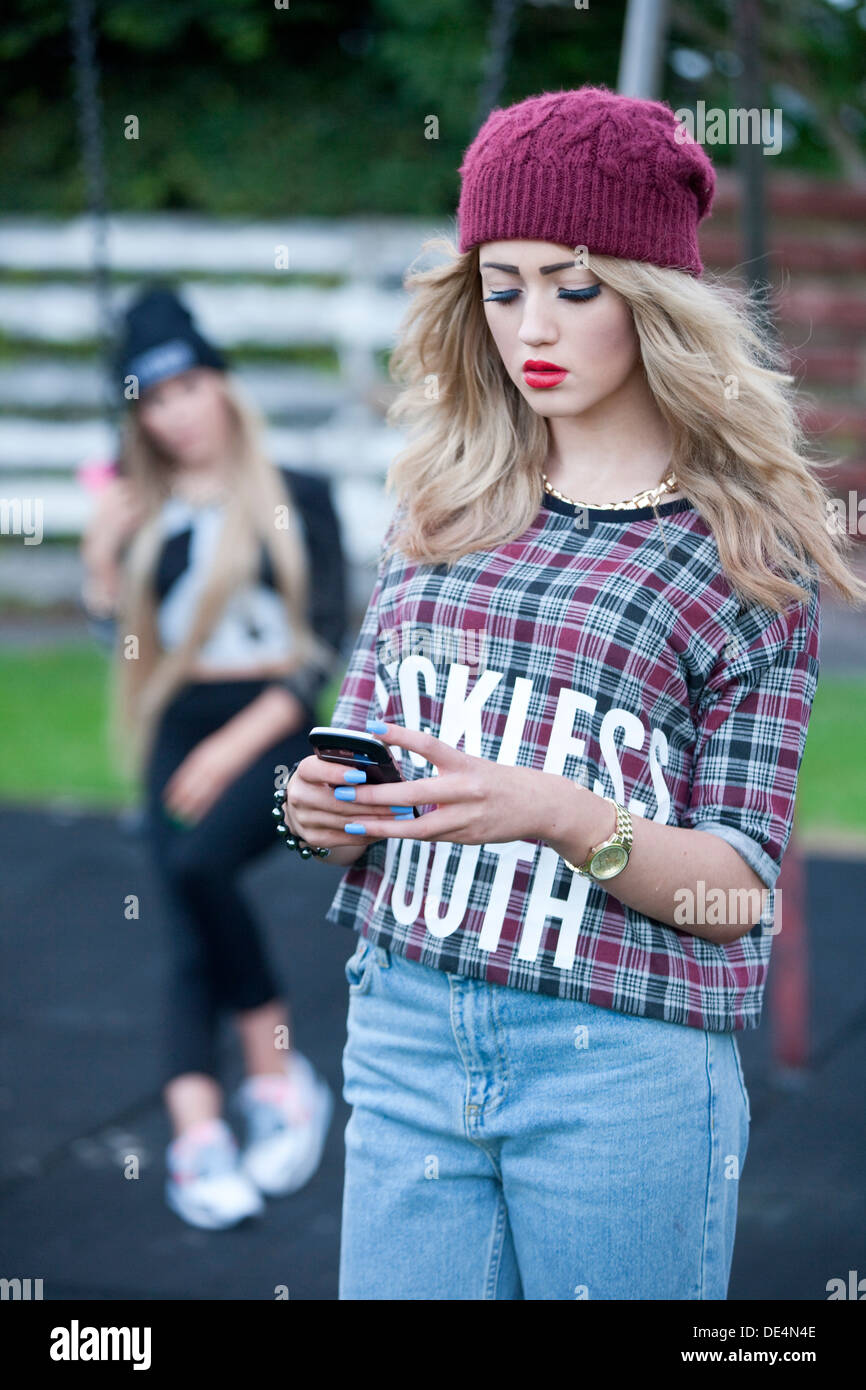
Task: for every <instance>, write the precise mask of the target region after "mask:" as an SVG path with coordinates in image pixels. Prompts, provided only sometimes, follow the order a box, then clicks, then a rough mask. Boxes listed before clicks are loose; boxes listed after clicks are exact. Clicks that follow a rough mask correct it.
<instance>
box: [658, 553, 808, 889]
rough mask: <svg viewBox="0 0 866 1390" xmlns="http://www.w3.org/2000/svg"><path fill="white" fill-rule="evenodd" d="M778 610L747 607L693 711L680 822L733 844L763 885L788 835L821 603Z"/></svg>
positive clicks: (775, 870)
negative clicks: (689, 772)
mask: <svg viewBox="0 0 866 1390" xmlns="http://www.w3.org/2000/svg"><path fill="white" fill-rule="evenodd" d="M809 587H810V595H809V600H808V602H806V603H799V602H795V603H792V604H791V605H789V607H787V608H786V609H785V610H784V611H783V612H782V613H774V612H772V611H771V610H769V609H766V608H755V607H752V608H751V609H747V610H746V611H745V612H744V613H743V614H742V615H741V617H740V620H739V621H738V623H737V625H736V629H735V631H734V632H733V633H732V634H731V635H730V638H729V640H728V641H727V642H726V645H725V648H724V651H723V653H722V654H721V656H720V658H719V660H718V662H717V663H716V666H715V667H714V668H713V671H712V672H711V673H710V676H709V678H708V680H707V681H706V683H705V685H704V688H703V691H702V694H701V698H700V700H699V702H698V707H697V710H696V713H695V728H696V742H695V750H694V759H693V764H692V783H691V792H690V799H689V806H688V808H687V810H686V812H685V814H684V816H683V818H682V820H681V822H680V823H681V824H682V825H683V826H686V827H688V828H690V829H693V830H706V831H708V832H709V833H710V834H713V835H717V836H719V837H720V838H721V839H723V840H725V841H726V842H727V843H728V844H730V845H732V846H733V848H734V849H736V850H737V852H738V853H739V854H740V855H741V856H742V858H743V859H744V860H745V861H746V863H747V864H748V865H749V867H750V868H752V869H753V870H754V872H755V873H756V874H757V876H758V878H759V879H760V880H761V881H762V883H764V884H765V885H766V887H768V888H773V887H774V886H775V883H776V880H777V878H778V876H779V872H780V870H781V866H782V858H783V856H784V853H785V850H786V849H787V846H788V842H789V840H790V838H791V830H792V828H793V821H794V805H795V800H796V793H797V781H798V777H799V772H800V764H801V762H802V758H803V751H804V748H805V745H806V734H807V731H808V727H809V719H810V716H811V711H812V703H813V700H814V697H815V691H816V688H817V683H818V648H819V640H820V599H819V585H818V580H817V577H815V576H813V578H812V581H811V583H810V586H809Z"/></svg>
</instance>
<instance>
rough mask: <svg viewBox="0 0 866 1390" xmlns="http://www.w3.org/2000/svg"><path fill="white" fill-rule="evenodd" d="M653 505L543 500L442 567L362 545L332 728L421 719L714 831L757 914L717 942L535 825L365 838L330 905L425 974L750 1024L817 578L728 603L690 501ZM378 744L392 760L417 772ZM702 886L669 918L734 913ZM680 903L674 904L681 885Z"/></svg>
mask: <svg viewBox="0 0 866 1390" xmlns="http://www.w3.org/2000/svg"><path fill="white" fill-rule="evenodd" d="M399 510H400V509H399V508H398V510H397V512H395V514H394V516H393V517H392V519H391V524H390V526H389V529H388V537H386V539H388V538H389V537H390V536H391V535H392V534H394V529H395V525H396V523H397V519H398V516H399ZM657 510H658V513H659V516H660V517H661V523H659V521H657V520H656V518H655V516H654V514H653V511H652V508H642V509H640V510H631V511H628V512H621V511H607V510H601V509H597V508H593V509H589V510H586V509H584V510H582V511H576V509H575V508H574V507H571V506H569V505H568V504H567V503H563V502H560V501H559V500H558V499H556V498H553V497H551V496H545V500H544V505H543V506H542V508H541V510H540V511H539V513H538V516H537V517H536V518H535V520H534V521H533V522H532V524H531V525H530V526H529V527H528V529H527V530H525V531H524V532H523V534H522V535H520V536H518V537H517V538H516V539H515V540H512V541H509V542H508V543H507V544H505V545H500V546H498V547H497V548H495V549H493V550H486V551H474V552H472V553H471V554H468V555H464V556H463V557H462V559H460V560H458V561H457V562H456V564H455V565H453V566H452V568H451V569H450V571H449V570H448V569H447V567H446V566H445V565H444V564H443V565H428V564H416V563H412V562H410V561H408V560H407V559H406V557H405V556H404V555H403V554H402V552H400V551H397V552H396V553H395V554H394V555H392V556H391V557H389V559H387V560H385V559H384V556H383V554H381V553H380V561H379V570H378V577H377V580H376V584H375V587H374V590H373V593H372V596H371V599H370V603H369V607H368V609H367V612H366V616H365V618H364V622H363V625H362V628H361V632H360V635H359V637H358V640H357V642H356V644H355V647H354V651H353V653H352V656H351V658H350V661H349V665H348V668H347V671H346V676H345V679H344V681H343V684H342V687H341V690H340V694H339V697H338V699H337V703H336V707H335V710H334V714H333V718H332V723H333V724H335V725H338V726H340V727H344V728H353V729H361V730H363V729H364V728H365V727H366V723H367V720H368V719H369V718H381V719H384V720H387V721H389V722H391V723H395V724H402V725H403V726H404V727H406V728H413V729H418V728H421V729H424V730H429V732H430V733H432V734H434V735H435V736H436V737H437V738H440V739H442V740H443V741H444V742H445V743H448V744H449V745H451V746H452V747H460V746H462V747H463V749H464V750H465V751H466V752H467V753H471V754H474V755H475V756H478V757H484V758H490V759H493V760H495V761H499V762H504V763H507V764H510V765H519V766H527V767H535V768H539V769H542V770H544V771H547V772H553V773H558V774H561V775H563V776H565V777H568V778H571V779H574V780H576V781H578V782H580V783H581V784H582V785H583V786H587V787H589V788H590V789H592V790H593V791H594V792H596V793H598V794H599V795H604V796H612V797H615V798H616V800H617V801H619V802H621V803H624V804H625V805H626V806H627V807H628V809H629V810H630V812H631V814H632V816H636V815H641V816H646V817H649V818H650V819H652V820H656V821H660V822H661V823H662V824H665V825H678V826H687V827H691V828H693V829H699V830H704V831H707V832H708V833H710V834H714V835H718V836H720V837H721V838H722V839H724V840H726V841H727V842H728V844H730V845H732V846H733V847H734V848H735V849H736V850H737V851H738V852H739V853H740V854H741V855H742V857H743V858H744V859H745V860H746V862H747V863H748V864H749V865H750V866H751V867H752V868H753V869H754V870H755V872H756V874H757V875H758V877H759V879H760V880H761V882H762V883H763V884H764V885H766V890H765V901H764V913H763V916H762V919H761V922H759V923H758V924H757V925H756V926H754V927H753V928H752V929H751V930H750V931H748V932H747V933H746V934H745V935H743V936H741V937H740V938H739V939H738V940H737V941H734V942H733V943H731V944H729V945H719V944H715V943H714V942H712V941H709V940H707V939H705V938H704V937H702V936H696V935H694V934H693V933H691V932H690V931H689V930H688V928H687V927H680V926H677V927H673V926H669V925H667V924H665V923H662V922H659V921H657V920H656V919H654V918H651V917H647V916H645V915H644V914H642V913H640V912H637V911H635V910H633V909H632V908H630V907H626V906H625V905H624V904H623V903H621V902H619V900H618V899H617V898H616V897H615V896H614V895H613V893H612V892H608V891H607V889H605V888H604V886H603V885H602V884H601V883H595V882H594V881H591V880H589V879H587V878H585V877H583V876H582V875H580V874H576V873H573V872H572V871H571V870H570V869H569V868H568V867H567V865H566V864H565V863H564V862H563V860H562V859H561V858H560V857H559V856H558V855H557V854H556V852H555V851H554V850H553V849H552V848H550V846H548V845H545V844H543V842H542V841H540V840H534V839H526V840H517V841H512V842H510V843H508V844H500V843H496V844H485V845H483V846H482V845H461V844H457V843H451V842H448V841H440V842H431V841H417V840H405V839H404V840H401V839H397V838H388V839H382V840H378V841H376V842H375V843H374V844H372V845H370V846H368V848H367V849H366V850H365V851H364V853H363V854H362V855H361V856H360V858H359V859H358V860H357V861H356V863H355V864H354V865H352V866H351V867H350V868H348V869H347V870H346V872H345V873H344V875H343V878H342V880H341V882H340V885H339V887H338V889H337V892H336V895H335V897H334V900H333V902H332V904H331V906H330V908H329V910H328V913H327V916H328V919H329V920H330V921H333V922H338V923H341V924H343V925H345V926H347V927H350V928H352V929H354V930H355V931H359V932H362V933H363V934H364V935H365V936H367V937H368V938H369V939H370V940H371V941H372V942H374V943H376V944H379V945H382V946H387V947H388V948H389V949H390V950H392V951H396V952H399V953H400V954H401V955H403V956H405V957H407V958H408V959H410V960H416V961H421V962H422V963H424V964H425V965H428V966H433V967H435V968H437V969H440V970H448V971H453V972H456V973H459V974H465V975H469V976H474V977H476V978H479V979H483V980H487V981H490V982H492V983H495V984H501V985H509V986H512V987H513V988H516V989H526V990H534V991H537V992H540V993H542V994H552V995H557V996H559V997H560V998H567V999H582V1000H587V1001H589V1002H590V1003H592V1004H597V1005H601V1006H602V1007H605V1008H611V1009H617V1010H619V1011H621V1012H624V1013H630V1014H640V1015H643V1016H645V1017H647V1018H658V1019H662V1020H667V1021H670V1022H677V1023H683V1024H686V1025H689V1026H691V1027H695V1028H708V1029H711V1030H714V1031H721V1032H724V1031H734V1030H736V1029H742V1028H750V1027H756V1026H757V1024H758V1023H759V1021H760V1015H761V1007H762V999H763V990H764V982H765V977H766V973H767V965H768V961H769V956H770V948H771V945H772V938H773V935H774V933H775V931H776V930H778V923H776V924H775V926H774V897H775V894H774V891H773V890H774V885H775V882H776V878H777V876H778V873H779V869H780V865H781V860H782V855H783V853H784V851H785V848H786V846H787V843H788V840H789V838H790V834H791V826H792V819H793V812H794V797H795V791H796V786H797V777H798V773H799V768H800V761H801V759H802V755H803V748H804V745H805V741H806V730H807V727H808V723H809V715H810V712H811V706H812V701H813V698H814V694H815V689H816V685H817V679H818V640H819V625H820V618H819V590H818V579H817V574H816V572H815V571H814V569H813V572H812V579H811V581H810V584H809V588H810V602H809V603H808V604H806V605H802V604H799V603H796V602H795V603H793V604H791V605H790V606H789V607H788V608H787V609H786V611H785V612H783V613H781V614H779V613H775V612H773V611H771V610H770V609H768V608H764V607H756V606H752V607H750V608H747V609H746V610H745V611H741V608H740V604H739V602H738V600H737V598H736V596H735V595H734V594H733V592H732V590H731V588H730V586H729V584H728V582H727V580H726V578H725V575H724V572H723V570H722V567H721V563H720V560H719V554H718V549H717V546H716V543H715V540H714V538H713V535H712V532H711V531H710V529H709V527H708V526H707V524H706V522H705V521H704V520H703V518H702V517H701V516H700V514H699V512H698V511H697V510H696V509H695V508H694V507H693V506H692V504H691V503H690V502H688V501H687V500H685V499H681V500H675V501H673V502H669V503H663V504H661V505H660V506H659V507H658V509H657ZM383 551H384V546H383ZM391 751H392V752H393V753H394V755H395V757H396V758H397V761H398V764H399V766H400V768H401V771H402V774H403V776H404V777H406V778H409V779H414V778H417V777H429V776H435V775H436V774H435V773H434V771H433V769H432V767H431V765H430V764H429V763H427V762H426V761H424V760H423V759H421V757H420V755H419V754H417V753H413V752H410V751H409V750H406V749H401V748H398V747H397V746H396V745H392V750H391ZM429 804H430V806H432V805H434V804H435V798H431V801H430V803H429ZM612 886H613V885H612ZM714 901H715V900H714V899H713V897H712V893H711V892H708V893H707V895H706V902H705V904H704V902H702V901H700V899H699V900H698V901H697V902H696V904H695V915H693V916H691V917H686V916H684V917H683V918H682V920H683V921H685V922H691V923H693V924H694V923H699V922H701V921H702V920H705V921H707V922H710V923H712V922H714V921H715V922H725V921H736V920H739V921H743V917H742V916H739V917H736V916H732V915H729V916H725V915H724V914H725V911H726V910H727V902H726V903H725V905H723V907H722V908H721V911H720V913H719V915H717V916H713V915H712V913H713V912H714V911H716V912H719V909H718V906H716V907H715V908H714V907H713V906H712V904H713V902H714ZM677 902H678V903H680V904H682V905H683V906H682V910H683V912H684V913H685V912H687V911H688V895H686V896H685V897H681V896H678V898H677ZM704 909H705V910H706V915H705V916H704V917H702V916H700V915H698V914H699V913H701V912H702V911H703V910H704Z"/></svg>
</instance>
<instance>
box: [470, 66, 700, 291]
mask: <svg viewBox="0 0 866 1390" xmlns="http://www.w3.org/2000/svg"><path fill="white" fill-rule="evenodd" d="M460 175H461V179H462V184H461V190H460V202H459V206H458V210H457V221H458V226H459V233H460V241H459V246H460V250H461V251H468V250H469V249H470V247H472V246H478V245H480V244H481V243H482V242H485V241H506V240H509V239H527V240H531V241H555V242H559V243H561V244H563V245H566V246H573V247H578V246H585V247H586V248H587V250H588V251H589V252H590V254H591V253H592V252H593V251H595V252H597V253H598V254H599V255H605V256H619V257H621V258H623V259H626V260H635V261H649V262H651V264H653V265H660V266H671V267H674V268H676V269H679V270H684V271H687V272H688V273H689V274H690V275H694V276H695V277H699V276H700V275H701V274H702V273H703V265H702V263H701V258H700V253H699V251H698V241H697V227H698V223H699V222H700V220H701V218H702V217H704V216H706V215H707V214H708V213H709V211H710V208H711V206H712V201H713V194H714V192H715V186H716V176H715V171H714V169H713V166H712V164H711V162H710V160H709V158H708V156H707V155H706V154H705V153H704V151H703V149H702V148H701V146H700V145H699V144H697V143H696V142H695V141H694V140H693V139H692V137H691V136H690V135H689V134H688V132H687V131H686V128H685V126H684V125H682V124H681V123H680V122H678V121H677V119H676V117H675V115H674V113H673V111H672V110H671V108H670V107H669V106H668V105H667V103H666V102H661V101H642V100H639V99H636V98H632V97H623V96H619V95H618V94H617V93H616V92H612V91H610V90H609V88H607V87H604V86H596V87H589V86H586V87H578V88H577V89H576V90H574V91H559V92H544V93H542V94H541V95H540V96H533V97H527V98H526V100H525V101H520V102H517V103H516V104H515V105H514V106H506V107H504V108H503V107H496V108H495V109H494V110H493V111H491V113H490V115H489V116H488V117H487V120H486V121H485V122H484V124H483V125H482V127H481V129H480V130H479V132H478V134H477V135H476V136H475V139H474V140H473V141H472V143H471V144H470V145H469V146H468V147H467V149H466V151H465V153H464V155H463V163H462V164H461V165H460Z"/></svg>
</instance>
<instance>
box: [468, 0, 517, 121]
mask: <svg viewBox="0 0 866 1390" xmlns="http://www.w3.org/2000/svg"><path fill="white" fill-rule="evenodd" d="M519 4H520V0H493V11H492V14H491V16H490V28H489V29H488V31H487V44H486V49H485V54H484V71H483V75H482V79H481V89H480V91H479V93H478V109H477V111H476V115H475V129H476V130H479V129H480V128H481V126H482V125H483V124H484V122H485V121H486V120H487V117H488V116H489V115H490V112H491V111H492V110H493V108H494V106H496V105H498V103H499V101H500V99H501V97H502V93H503V90H504V88H505V77H506V74H507V71H508V60H509V58H510V56H511V45H512V41H513V39H514V30H515V27H516V23H517V9H518V6H519Z"/></svg>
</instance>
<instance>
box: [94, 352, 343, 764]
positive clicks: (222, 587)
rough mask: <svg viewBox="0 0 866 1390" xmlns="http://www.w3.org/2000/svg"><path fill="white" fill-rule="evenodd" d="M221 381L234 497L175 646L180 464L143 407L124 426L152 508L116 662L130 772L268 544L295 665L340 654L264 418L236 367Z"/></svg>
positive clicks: (121, 733) (132, 474) (141, 489)
mask: <svg viewBox="0 0 866 1390" xmlns="http://www.w3.org/2000/svg"><path fill="white" fill-rule="evenodd" d="M218 380H219V389H220V391H221V393H222V398H223V401H224V403H225V405H226V406H227V408H228V419H229V441H228V449H229V458H228V468H227V474H228V477H229V479H230V494H229V497H228V499H227V501H226V505H225V514H224V520H223V526H222V530H221V532H220V535H219V539H218V541H217V545H216V549H215V554H214V557H213V564H212V568H211V571H210V574H209V575H208V577H207V580H206V582H205V584H204V586H203V588H202V592H201V595H200V597H199V601H198V605H197V607H196V610H195V614H194V617H193V620H192V623H191V624H190V627H189V629H188V631H187V632H186V634H185V637H184V639H183V641H182V642H181V643H180V645H179V646H178V647H176V648H174V649H172V650H171V651H170V652H166V651H165V650H163V649H162V648H161V646H160V643H159V639H158V631H157V623H156V599H155V590H154V577H155V571H156V565H157V561H158V558H159V552H160V547H161V542H162V526H161V511H162V507H163V504H164V503H165V501H166V499H167V498H168V496H169V490H170V483H171V474H172V470H173V463H172V461H171V460H170V459H168V458H167V457H166V456H165V455H164V454H163V453H162V452H161V450H160V449H159V448H158V447H157V446H156V444H155V443H154V442H153V441H152V440H151V438H150V436H149V435H148V433H147V431H146V430H145V428H144V426H143V424H142V422H141V418H140V416H139V413H138V410H137V408H136V406H135V405H133V406H131V407H130V409H129V411H128V412H127V415H126V418H125V420H124V422H123V437H122V443H121V448H120V454H119V459H120V466H121V471H122V472H123V473H124V474H125V475H126V476H128V477H129V478H130V479H131V480H132V481H133V482H134V484H135V486H136V492H137V494H138V495H139V496H140V497H141V498H142V501H143V506H144V509H145V516H144V520H143V522H142V524H141V526H140V527H139V529H138V531H137V533H136V535H135V538H134V540H133V542H132V544H131V545H130V547H129V550H128V552H127V554H126V557H125V564H124V572H123V581H122V591H121V597H120V603H119V607H118V612H117V625H116V638H115V651H114V661H113V666H112V671H113V680H112V687H111V704H110V708H111V718H110V723H109V730H110V742H111V745H112V751H113V753H114V756H115V758H116V760H117V762H118V764H119V765H120V766H121V767H122V768H123V769H124V771H125V772H127V773H140V771H141V768H142V765H143V762H144V759H145V758H146V756H147V753H148V750H149V748H150V745H151V740H152V737H153V733H154V727H155V724H156V720H157V716H158V715H159V713H160V712H161V710H162V709H163V708H164V707H165V705H166V704H167V702H168V701H169V699H170V698H171V696H172V695H173V694H174V693H175V692H176V691H177V690H178V689H179V688H180V686H181V685H182V684H183V683H184V681H185V680H186V679H187V677H188V676H189V674H190V671H191V669H192V667H193V665H194V663H195V660H196V656H197V653H198V652H199V651H200V649H201V647H202V645H203V644H204V642H205V641H206V640H207V638H208V636H209V635H210V633H211V631H212V629H213V627H214V625H215V624H216V622H217V620H218V618H219V617H220V614H221V613H222V611H223V608H224V606H225V604H226V602H227V601H228V599H229V598H230V597H231V595H232V593H233V592H234V591H235V590H236V589H237V588H239V587H241V586H242V585H244V584H246V583H248V582H249V581H250V580H253V579H254V578H255V576H256V574H257V572H258V567H259V564H260V560H261V546H262V544H264V545H265V546H266V547H267V551H268V553H269V555H270V559H271V563H272V566H273V570H274V575H275V578H276V581H277V585H278V589H279V592H280V594H281V596H282V598H283V599H284V601H285V605H286V609H287V613H288V617H289V621H290V625H291V628H292V632H293V636H294V646H293V649H292V653H291V659H290V665H291V669H292V670H294V669H296V667H298V666H300V665H303V664H304V663H306V662H308V661H317V660H318V661H321V663H322V664H323V665H325V666H328V665H330V664H332V662H333V659H334V656H335V653H333V652H332V651H331V649H330V648H329V646H328V644H327V643H325V642H324V641H323V640H322V639H321V638H320V637H319V636H318V634H317V633H316V632H314V631H313V629H312V628H311V627H310V624H309V621H308V618H307V604H308V599H309V584H310V579H309V570H308V565H307V557H306V551H305V545H304V538H303V533H302V530H301V525H300V521H299V518H298V515H297V512H296V509H295V506H294V504H293V501H292V499H291V497H289V496H288V494H287V492H286V489H285V488H284V486H283V482H282V479H281V478H280V476H279V473H278V471H277V469H276V468H275V467H274V465H273V463H272V462H271V460H270V459H269V458H268V457H267V455H266V453H265V450H264V447H263V440H264V429H265V426H264V420H263V418H262V415H261V413H260V412H259V410H258V408H257V407H256V406H254V405H253V404H252V402H251V401H249V400H248V399H247V398H246V396H245V395H244V393H243V392H242V390H241V388H240V387H239V386H238V384H237V382H236V381H235V380H234V379H233V378H232V377H231V376H230V375H229V374H228V373H222V372H221V373H219V377H218ZM278 508H279V509H280V510H279V511H278V510H277V509H278ZM131 638H134V639H136V640H135V642H134V643H131V642H130V639H131Z"/></svg>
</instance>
